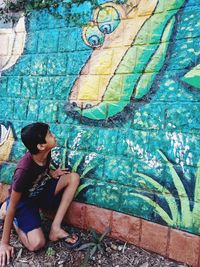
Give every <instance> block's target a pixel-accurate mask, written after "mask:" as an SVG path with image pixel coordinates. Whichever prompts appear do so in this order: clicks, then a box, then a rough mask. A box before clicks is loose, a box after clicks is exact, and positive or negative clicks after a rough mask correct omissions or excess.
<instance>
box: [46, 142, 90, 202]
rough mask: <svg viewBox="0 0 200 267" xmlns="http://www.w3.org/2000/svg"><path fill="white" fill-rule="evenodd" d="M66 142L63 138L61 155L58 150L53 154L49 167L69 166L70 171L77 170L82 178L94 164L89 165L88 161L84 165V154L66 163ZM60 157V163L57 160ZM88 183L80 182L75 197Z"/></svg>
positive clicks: (53, 168)
mask: <svg viewBox="0 0 200 267" xmlns="http://www.w3.org/2000/svg"><path fill="white" fill-rule="evenodd" d="M67 142H68V140H67V139H66V140H65V144H64V150H63V153H62V155H60V153H59V152H57V153H55V155H54V156H52V158H53V161H52V162H51V165H50V168H51V169H52V170H56V169H57V168H58V166H59V165H61V168H63V169H64V168H69V167H70V169H71V172H78V173H79V174H80V179H82V178H84V177H85V176H86V174H87V173H88V172H89V171H91V170H92V169H94V168H95V166H94V165H91V163H89V164H88V165H85V164H84V162H85V155H81V156H80V157H79V158H78V159H77V160H76V162H75V163H74V164H73V165H72V166H69V165H68V156H67ZM60 157H61V163H60V162H59V160H60V159H59V158H60ZM82 166H84V168H83V169H82V168H81V167H82ZM79 169H81V171H79ZM88 186H89V185H88V184H81V185H80V186H79V187H78V189H77V191H76V194H75V198H76V197H77V196H78V194H79V193H80V192H81V191H82V190H83V189H85V188H86V187H88Z"/></svg>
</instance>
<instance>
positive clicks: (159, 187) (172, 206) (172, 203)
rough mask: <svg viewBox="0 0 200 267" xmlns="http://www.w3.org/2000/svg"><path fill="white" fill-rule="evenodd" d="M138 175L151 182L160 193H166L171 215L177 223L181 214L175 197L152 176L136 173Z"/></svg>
mask: <svg viewBox="0 0 200 267" xmlns="http://www.w3.org/2000/svg"><path fill="white" fill-rule="evenodd" d="M135 174H136V175H139V176H140V177H141V178H143V179H145V180H146V181H147V182H149V183H150V184H151V185H152V186H153V187H155V188H156V189H157V190H158V191H159V192H160V193H163V191H165V193H166V195H167V197H165V200H166V202H167V204H168V205H169V208H170V211H171V214H172V219H173V222H174V223H176V222H177V220H178V217H179V212H178V208H177V204H176V201H175V198H174V197H173V195H172V194H171V193H170V191H169V190H167V188H165V187H163V186H162V185H161V184H159V183H158V182H156V181H155V180H154V179H152V178H151V177H150V176H148V175H145V174H142V173H137V172H136V173H135Z"/></svg>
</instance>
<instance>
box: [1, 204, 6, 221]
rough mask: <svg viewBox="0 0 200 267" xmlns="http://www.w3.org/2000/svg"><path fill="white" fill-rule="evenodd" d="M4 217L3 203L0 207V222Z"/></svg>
mask: <svg viewBox="0 0 200 267" xmlns="http://www.w3.org/2000/svg"><path fill="white" fill-rule="evenodd" d="M5 217H6V202H4V203H3V204H2V205H1V209H0V220H4V219H5Z"/></svg>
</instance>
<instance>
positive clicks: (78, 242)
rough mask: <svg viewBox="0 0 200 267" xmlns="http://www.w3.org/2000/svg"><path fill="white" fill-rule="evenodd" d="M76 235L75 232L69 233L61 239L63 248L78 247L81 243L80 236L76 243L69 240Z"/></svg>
mask: <svg viewBox="0 0 200 267" xmlns="http://www.w3.org/2000/svg"><path fill="white" fill-rule="evenodd" d="M74 236H75V235H74V234H69V235H67V236H65V237H63V238H61V239H59V242H60V243H61V246H62V247H63V248H67V249H74V248H76V247H78V245H79V244H80V240H79V238H78V239H77V241H76V242H75V243H70V242H68V240H69V239H74Z"/></svg>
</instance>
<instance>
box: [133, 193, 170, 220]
mask: <svg viewBox="0 0 200 267" xmlns="http://www.w3.org/2000/svg"><path fill="white" fill-rule="evenodd" d="M133 195H135V196H136V197H139V198H141V199H143V200H145V201H146V202H147V203H148V204H149V205H151V206H152V207H154V208H155V211H156V212H157V213H158V214H159V216H160V217H161V218H162V219H163V220H164V221H165V222H166V223H167V224H168V225H175V223H174V221H173V220H172V219H171V218H170V217H169V215H168V214H167V212H166V211H165V210H164V209H163V208H161V207H160V206H159V205H158V204H157V203H156V202H155V201H153V200H151V199H150V198H149V197H146V196H143V195H141V194H138V193H133Z"/></svg>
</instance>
